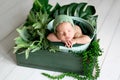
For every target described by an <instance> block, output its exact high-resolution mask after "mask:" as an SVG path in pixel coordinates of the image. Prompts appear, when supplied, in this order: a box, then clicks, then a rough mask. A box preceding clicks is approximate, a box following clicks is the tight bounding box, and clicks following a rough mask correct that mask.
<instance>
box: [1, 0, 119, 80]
mask: <svg viewBox="0 0 120 80" xmlns="http://www.w3.org/2000/svg"><path fill="white" fill-rule="evenodd" d="M56 2H58V3H60V4H61V5H63V4H69V3H71V2H88V4H92V5H94V6H95V7H96V10H97V14H98V15H99V18H98V31H97V34H98V38H100V45H101V48H103V50H104V53H103V55H102V56H101V57H99V65H100V68H101V72H100V77H99V78H98V80H120V52H119V49H120V48H119V45H120V35H119V34H120V0H66V1H65V0H64V1H63V0H57V1H54V0H49V3H50V4H53V5H55V4H56ZM32 3H33V1H32V0H8V1H5V0H0V80H49V79H48V78H46V77H45V76H43V75H41V73H42V72H47V73H50V74H51V75H57V74H60V73H59V72H53V71H47V70H40V69H33V68H27V67H21V66H17V65H16V60H15V55H14V54H12V53H13V46H14V41H13V39H14V38H15V37H16V36H17V33H16V31H15V29H16V27H18V26H19V25H20V24H22V23H23V22H24V20H25V19H26V16H27V14H28V13H29V10H30V9H31V7H32ZM63 80H74V79H73V78H71V77H65V78H64V79H63Z"/></svg>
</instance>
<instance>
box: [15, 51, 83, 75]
mask: <svg viewBox="0 0 120 80" xmlns="http://www.w3.org/2000/svg"><path fill="white" fill-rule="evenodd" d="M16 59H17V64H18V65H21V66H26V67H32V68H39V69H46V70H52V71H60V72H75V73H80V74H82V73H83V68H82V59H81V58H80V57H79V56H77V55H75V54H72V53H63V52H57V53H51V52H49V51H47V50H39V51H36V52H34V53H30V57H29V58H28V59H25V54H16Z"/></svg>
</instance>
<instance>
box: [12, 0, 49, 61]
mask: <svg viewBox="0 0 120 80" xmlns="http://www.w3.org/2000/svg"><path fill="white" fill-rule="evenodd" d="M36 1H37V0H36ZM36 1H35V2H36ZM37 3H38V2H37ZM39 4H40V3H39ZM49 21H50V18H49V14H48V13H47V12H42V11H41V10H40V11H39V12H33V11H32V10H31V11H30V14H29V15H28V18H27V20H26V22H25V24H24V25H23V26H21V27H20V28H17V32H18V33H19V37H17V38H16V39H15V43H16V46H15V47H14V53H16V52H17V51H21V49H22V48H24V51H25V56H26V59H27V58H28V57H29V53H30V52H35V51H37V50H39V49H47V48H48V46H49V44H48V41H47V39H46V34H47V32H46V26H47V24H48V22H49Z"/></svg>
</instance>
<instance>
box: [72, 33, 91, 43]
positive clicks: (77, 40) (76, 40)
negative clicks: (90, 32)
mask: <svg viewBox="0 0 120 80" xmlns="http://www.w3.org/2000/svg"><path fill="white" fill-rule="evenodd" d="M90 41H91V39H90V37H89V36H87V35H81V36H80V37H77V38H74V39H73V42H74V43H76V44H86V43H89V42H90Z"/></svg>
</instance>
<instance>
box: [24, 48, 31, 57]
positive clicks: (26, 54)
mask: <svg viewBox="0 0 120 80" xmlns="http://www.w3.org/2000/svg"><path fill="white" fill-rule="evenodd" d="M30 50H31V49H30V48H28V49H26V51H25V58H26V59H28V57H29V54H30Z"/></svg>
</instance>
